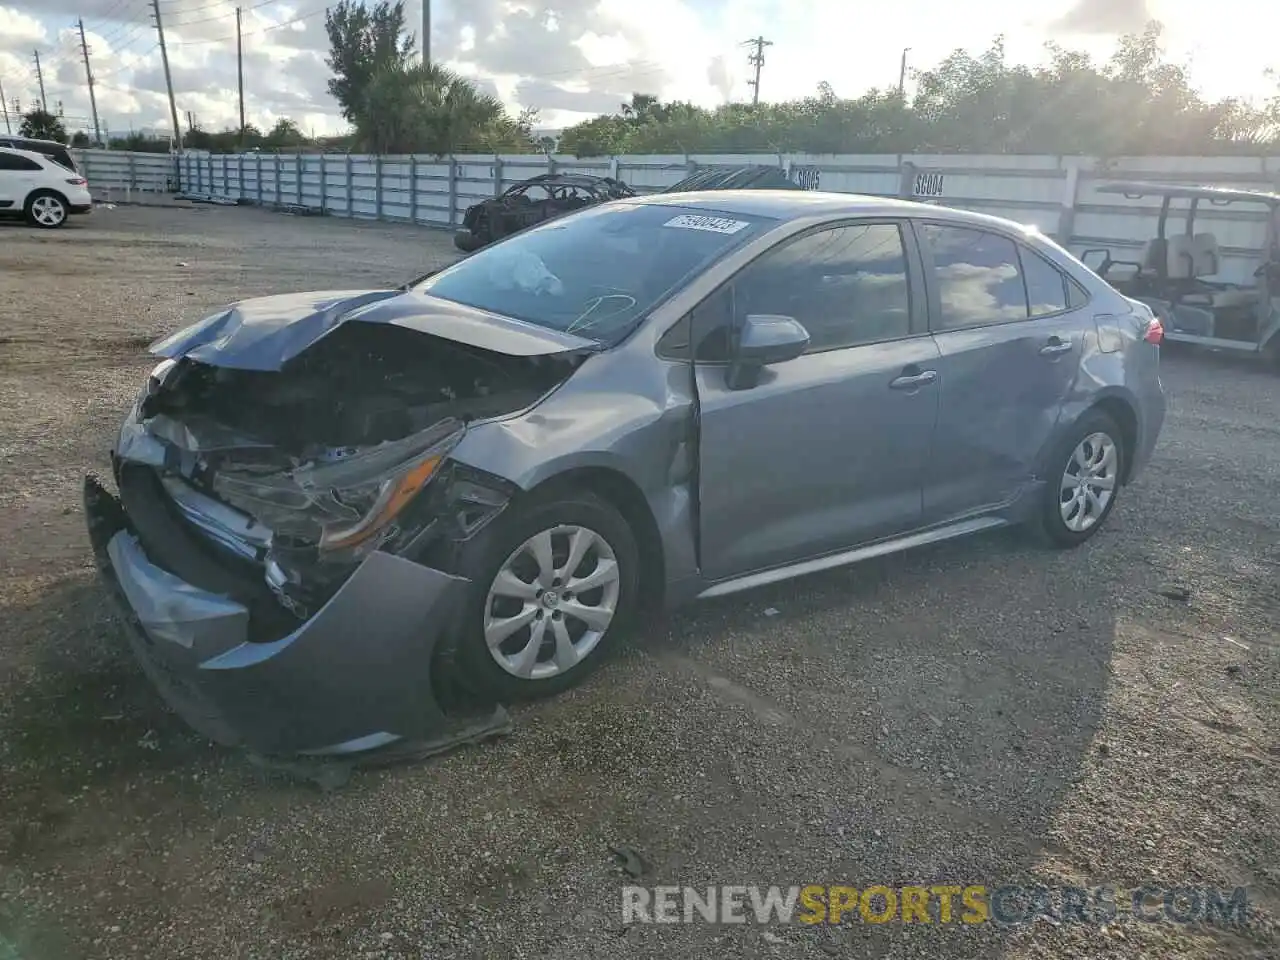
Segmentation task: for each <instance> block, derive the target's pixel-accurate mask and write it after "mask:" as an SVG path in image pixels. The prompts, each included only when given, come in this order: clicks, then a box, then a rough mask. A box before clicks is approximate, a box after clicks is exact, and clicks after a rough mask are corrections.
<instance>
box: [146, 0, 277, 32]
mask: <svg viewBox="0 0 1280 960" xmlns="http://www.w3.org/2000/svg"><path fill="white" fill-rule="evenodd" d="M279 2H280V0H259V2H258V3H255V4H254V5H253V6H251V7H249V8H248V10H246V11H245V12H246V13H248V12H251V11H253V10H257V9H258V8H259V7H265V6H268V5H270V4H272V3H279ZM219 6H220V4H219ZM200 9H204V8H203V7H201V8H200ZM236 9H237V10H239V9H240V8H239V7H237V8H236ZM186 12H187V13H195V12H196V11H195V10H189V11H186ZM225 19H227V15H226V14H225V13H224V14H222V15H221V16H217V17H201V18H200V19H199V20H179V21H177V22H176V23H170V24H169V26H170V28H176V27H194V26H195V25H196V24H199V23H219V22H221V21H223V20H225Z"/></svg>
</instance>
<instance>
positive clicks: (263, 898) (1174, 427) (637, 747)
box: [0, 206, 1280, 960]
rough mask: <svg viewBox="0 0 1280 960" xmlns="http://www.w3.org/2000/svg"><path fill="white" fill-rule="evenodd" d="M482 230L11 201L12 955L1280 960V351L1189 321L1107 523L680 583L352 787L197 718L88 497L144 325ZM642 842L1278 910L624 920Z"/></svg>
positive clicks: (821, 872)
mask: <svg viewBox="0 0 1280 960" xmlns="http://www.w3.org/2000/svg"><path fill="white" fill-rule="evenodd" d="M453 258H454V252H453V250H452V244H451V238H450V237H449V236H447V235H446V234H444V233H441V232H436V231H431V230H427V229H425V228H415V227H412V226H408V225H405V226H394V225H388V224H377V223H355V222H349V221H341V220H334V219H330V218H309V219H305V220H304V219H299V218H293V217H284V216H279V215H275V214H271V213H267V212H264V211H258V210H252V209H243V208H216V207H206V208H192V209H163V210H161V209H145V208H137V207H126V206H121V207H118V208H116V209H114V210H109V211H105V210H99V211H95V213H94V214H93V215H92V216H90V217H88V218H83V219H80V218H77V219H76V220H74V221H73V222H72V223H71V224H70V225H69V226H68V227H67V228H66V229H64V230H61V231H51V232H45V231H34V230H29V229H26V228H24V227H21V226H7V225H5V226H0V418H3V423H2V424H0V477H3V480H4V483H2V484H0V771H3V775H2V776H0V811H3V815H2V816H0V955H4V954H5V951H6V949H8V950H10V952H12V953H14V954H15V955H16V956H19V957H21V958H23V960H78V958H86V960H87V958H99V957H112V958H123V957H129V958H157V960H171V958H174V957H183V958H192V960H201V958H211V960H224V958H228V957H241V958H261V960H302V958H306V960H310V958H321V960H324V958H335V960H339V958H340V960H349V958H354V957H378V958H409V957H413V958H427V957H431V958H435V957H441V958H446V957H447V958H454V957H457V958H473V957H474V958H499V957H501V958H517V957H552V958H565V960H570V958H572V960H577V958H596V957H599V958H609V960H617V958H631V957H637V958H640V957H659V956H660V957H665V958H673V960H682V958H684V960H695V958H696V960H701V958H705V957H711V956H715V957H725V958H729V957H783V956H795V957H821V956H841V957H890V956H892V957H920V958H930V960H932V958H940V957H958V958H975V960H976V958H983V960H987V958H995V957H999V958H1008V960H1024V958H1025V960H1031V958H1089V960H1097V958H1111V957H1114V958H1122V957H1123V958H1128V957H1136V956H1146V957H1153V958H1155V957H1160V958H1165V957H1179V958H1192V960H1198V958H1210V957H1214V958H1217V957H1227V958H1246V957H1249V958H1262V957H1275V956H1280V934H1278V932H1277V918H1280V802H1278V801H1280V796H1278V792H1280V787H1278V785H1280V770H1278V769H1277V768H1278V767H1280V707H1278V704H1280V696H1278V695H1280V512H1278V511H1277V510H1276V502H1277V501H1276V496H1277V492H1278V491H1280V418H1278V417H1277V411H1280V375H1278V374H1277V373H1275V372H1270V371H1266V370H1263V369H1261V368H1259V367H1258V366H1257V365H1255V364H1249V363H1245V362H1241V361H1237V360H1234V359H1230V358H1221V357H1217V356H1213V355H1209V354H1206V353H1203V352H1193V351H1181V350H1175V349H1172V348H1171V349H1168V350H1167V351H1166V357H1165V361H1164V366H1165V370H1164V376H1165V384H1166V389H1167V392H1168V394H1169V401H1170V410H1169V419H1168V422H1167V424H1166V427H1165V431H1164V434H1163V437H1162V439H1161V443H1160V446H1159V448H1158V449H1157V452H1156V456H1155V460H1154V462H1153V463H1152V464H1151V465H1150V467H1149V468H1148V470H1147V472H1146V473H1145V474H1144V476H1143V477H1142V478H1141V480H1140V481H1139V482H1138V483H1136V484H1135V485H1134V486H1133V487H1131V488H1129V489H1127V490H1125V491H1124V492H1123V494H1122V496H1121V500H1120V503H1119V505H1118V507H1117V509H1116V511H1115V513H1114V515H1113V516H1112V518H1111V520H1110V522H1109V524H1108V527H1107V529H1106V530H1104V531H1103V532H1102V533H1101V534H1100V535H1099V536H1098V537H1096V538H1095V539H1094V540H1092V541H1091V542H1090V543H1089V544H1087V545H1085V546H1084V547H1082V548H1080V549H1078V550H1075V551H1069V552H1049V551H1044V550H1042V549H1040V548H1037V547H1035V546H1032V545H1031V544H1029V543H1028V542H1027V540H1026V539H1025V538H1023V537H1021V536H1020V535H1018V534H1017V533H1016V532H998V533H994V534H991V535H987V536H982V537H979V538H973V539H969V540H966V541H953V542H950V543H945V544H940V545H938V546H936V547H932V548H925V549H921V550H917V551H915V552H912V553H908V554H903V555H899V556H894V557H885V558H880V559H877V560H873V561H870V562H867V563H865V564H862V565H860V566H857V567H853V568H848V569H844V570H836V571H832V572H829V573H825V574H822V575H818V576H814V577H810V578H806V579H804V580H800V581H794V582H791V583H787V584H778V585H775V586H772V587H768V588H764V589H761V590H758V591H755V592H754V593H753V594H752V595H751V596H750V598H749V602H744V598H743V597H736V598H729V599H726V600H723V601H711V602H708V603H705V604H702V605H700V606H697V607H694V608H692V609H690V610H687V611H683V612H681V613H679V614H677V615H674V616H672V617H668V618H660V619H659V618H655V619H654V620H653V622H652V623H651V624H649V625H648V626H647V627H646V628H645V629H644V630H642V631H641V632H639V633H638V635H637V636H636V637H635V638H634V639H633V641H632V642H631V643H630V644H629V645H627V646H626V648H625V649H624V650H623V651H621V652H620V654H619V655H618V656H617V658H616V659H615V661H614V662H613V663H611V664H610V665H608V666H607V667H606V668H605V669H604V670H602V671H601V672H600V673H598V674H597V675H596V676H595V677H594V678H593V679H592V680H591V681H589V682H588V683H587V684H586V685H584V686H583V687H580V688H578V689H576V690H574V691H571V692H569V693H567V694H565V695H564V696H561V697H559V698H556V699H554V700H551V701H547V702H544V703H540V704H535V705H526V706H521V707H518V708H516V709H514V710H513V711H512V714H513V718H514V722H515V729H514V732H513V733H512V734H511V735H510V736H508V737H506V738H503V739H501V740H497V741H494V742H491V743H487V744H483V745H477V746H474V747H469V748H466V749H464V750H460V751H458V752H455V753H451V754H448V755H445V756H442V757H439V758H436V759H433V760H431V761H428V762H424V763H419V764H411V765H406V766H400V767H394V768H388V769H378V770H358V771H355V772H354V773H353V774H352V775H351V778H350V780H349V781H347V782H345V783H335V784H332V785H331V788H330V789H328V790H322V789H320V788H319V786H317V785H316V784H314V783H307V782H305V781H300V780H298V779H297V778H289V777H285V776H282V775H281V774H280V773H279V772H278V771H274V770H272V769H270V768H268V767H264V766H263V765H261V764H254V763H253V762H251V760H250V759H249V758H247V757H245V756H242V755H240V754H237V753H234V752H229V751H225V750H222V749H220V748H217V747H214V746H213V745H211V744H208V743H206V742H204V741H203V740H201V739H200V738H199V737H198V736H196V735H195V734H193V733H191V732H190V731H189V730H187V729H186V727H185V726H184V725H183V724H182V723H181V722H180V721H179V720H177V718H176V717H174V716H173V715H171V714H170V713H169V712H168V711H167V710H166V709H165V708H164V707H163V705H162V704H161V702H160V701H159V700H158V698H157V697H156V696H155V695H154V693H153V692H152V691H151V689H150V687H149V685H148V684H147V682H146V680H145V679H144V678H143V676H142V674H141V672H140V671H139V670H138V669H137V668H136V666H135V665H134V664H133V663H132V662H131V661H130V659H129V657H128V656H127V655H126V653H125V652H124V651H123V649H122V648H121V645H120V644H119V642H118V639H117V633H116V625H115V623H114V621H113V620H112V614H111V613H110V611H109V608H108V607H107V605H106V604H105V602H104V599H105V598H104V596H103V594H102V592H101V590H100V589H99V587H98V585H97V583H96V581H95V576H94V571H93V568H92V562H91V559H90V555H89V551H88V545H87V539H86V536H85V533H84V530H83V525H82V518H81V517H80V512H81V510H80V505H79V496H80V481H81V476H82V474H83V471H84V470H85V469H86V468H96V469H98V470H102V469H104V468H105V467H106V453H107V450H108V449H109V447H110V444H111V441H112V439H113V436H114V431H115V429H116V427H117V425H118V422H119V418H120V416H121V415H122V413H123V411H124V409H125V407H126V405H127V404H128V403H129V401H130V400H131V398H132V397H133V396H134V394H135V393H136V391H137V389H138V385H139V383H140V382H141V378H142V376H143V374H144V373H145V371H146V370H147V369H148V368H149V367H150V366H151V365H152V364H151V361H150V360H149V359H148V358H147V356H146V355H145V346H146V344H147V343H148V342H149V341H150V340H151V339H152V338H153V337H155V336H157V335H159V334H162V333H167V332H170V331H172V330H173V329H175V328H176V327H177V326H178V325H179V324H181V323H185V322H188V321H191V320H194V319H197V318H198V317H199V316H200V315H202V313H205V312H207V311H209V310H210V309H212V308H214V307H216V306H218V305H220V304H222V303H225V302H227V301H229V300H233V299H237V298H241V297H248V296H256V295H261V294H267V293H282V292H287V291H294V290H307V289H320V288H332V289H344V288H360V287H369V286H376V285H384V284H385V285H391V284H398V283H400V282H402V281H404V280H405V279H406V278H408V277H411V276H415V275H420V274H421V273H424V272H426V271H427V270H429V269H432V268H434V267H437V266H440V265H442V264H444V263H447V262H449V261H451V260H452V259H453ZM179 265H182V266H179ZM1170 588H1177V595H1176V596H1175V597H1173V598H1172V602H1171V599H1170V597H1169V594H1168V593H1167V592H1166V591H1167V590H1168V589H1170ZM762 610H763V611H764V616H761V611H762ZM777 611H785V616H778V615H776V613H777ZM618 851H627V852H628V853H629V854H630V856H624V855H621V854H619V853H618ZM632 858H634V862H633V861H632ZM628 868H637V869H638V871H639V872H638V873H633V871H632V870H631V869H628ZM629 874H630V875H631V876H640V877H641V879H640V880H639V881H638V882H640V883H643V884H675V885H681V886H693V887H705V886H707V885H709V884H764V885H768V884H784V885H785V884H805V883H849V884H851V885H854V886H859V887H866V886H869V885H872V884H876V883H883V884H887V885H890V886H895V885H902V884H915V883H918V884H923V885H928V884H935V883H955V884H960V885H966V884H985V885H987V886H988V887H998V886H1000V885H1002V884H1015V883H1018V884H1023V885H1032V886H1034V885H1064V884H1069V885H1076V884H1079V885H1090V886H1091V885H1101V884H1113V885H1116V886H1138V885H1141V884H1144V883H1156V884H1163V885H1197V884H1200V885H1214V886H1226V887H1234V886H1237V885H1247V886H1248V889H1249V897H1250V901H1249V903H1250V907H1249V909H1250V913H1249V920H1250V923H1249V924H1248V925H1247V926H1242V927H1235V928H1232V927H1225V926H1222V925H1218V926H1212V925H1198V924H1192V925H1185V926H1183V925H1176V924H1172V923H1149V924H1147V923H1137V922H1132V921H1123V920H1117V921H1116V922H1114V923H1110V924H1107V925H1099V924H1079V923H1072V922H1066V921H1065V920H1063V921H1062V922H1059V923H1050V922H1046V923H1031V924H1026V925H1022V926H1016V927H1009V926H1000V925H997V924H980V925H976V926H968V925H964V924H958V923H952V924H938V923H932V924H885V925H879V926H875V925H869V924H864V923H862V922H861V921H856V922H854V923H853V924H852V925H847V926H844V925H842V926H819V927H817V928H809V927H804V926H802V925H792V926H785V927H784V926H772V927H761V926H760V925H758V924H754V923H749V924H741V925H733V924H729V925H711V924H706V923H694V924H691V925H684V924H642V923H635V924H625V925H624V924H623V922H622V913H621V909H620V894H621V890H622V887H623V885H624V884H627V883H631V882H634V881H633V880H632V879H631V876H629Z"/></svg>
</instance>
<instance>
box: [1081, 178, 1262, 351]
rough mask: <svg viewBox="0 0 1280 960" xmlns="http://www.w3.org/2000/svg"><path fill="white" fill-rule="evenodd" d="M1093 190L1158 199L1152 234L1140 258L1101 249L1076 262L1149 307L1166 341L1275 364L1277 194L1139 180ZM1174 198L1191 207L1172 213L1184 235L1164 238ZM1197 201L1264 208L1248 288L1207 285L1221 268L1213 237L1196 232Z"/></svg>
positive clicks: (1219, 284)
mask: <svg viewBox="0 0 1280 960" xmlns="http://www.w3.org/2000/svg"><path fill="white" fill-rule="evenodd" d="M1098 192H1099V193H1119V194H1123V195H1124V196H1126V197H1129V198H1130V199H1137V198H1139V197H1160V198H1161V203H1160V219H1159V221H1158V222H1157V224H1156V236H1155V238H1154V239H1151V240H1148V241H1147V242H1146V243H1145V244H1144V245H1143V247H1142V254H1141V256H1140V259H1139V260H1137V261H1132V260H1130V261H1126V260H1116V259H1114V258H1113V257H1112V256H1111V252H1110V251H1109V250H1104V249H1093V250H1086V251H1084V253H1083V254H1081V259H1082V260H1083V261H1084V262H1085V263H1086V264H1089V266H1090V267H1091V268H1092V269H1093V270H1094V271H1095V272H1096V273H1097V274H1098V275H1099V276H1100V277H1102V278H1103V279H1104V280H1106V281H1107V282H1108V283H1110V284H1111V285H1112V286H1113V287H1115V288H1116V289H1117V290H1119V291H1120V292H1121V293H1123V294H1124V295H1125V296H1129V297H1133V298H1134V299H1135V300H1141V301H1142V302H1144V303H1146V304H1147V305H1148V306H1149V307H1151V309H1152V310H1154V311H1155V312H1156V315H1157V316H1158V317H1160V318H1161V321H1162V322H1163V323H1164V326H1165V339H1166V340H1171V341H1178V342H1183V343H1194V344H1200V345H1202V346H1208V347H1219V348H1223V349H1228V350H1241V351H1246V352H1249V353H1268V354H1270V355H1272V356H1273V357H1276V359H1277V360H1280V194H1274V193H1261V192H1258V191H1253V190H1234V189H1230V188H1226V187H1197V186H1186V185H1181V184H1167V183H1142V182H1137V181H1123V182H1116V183H1107V184H1104V185H1102V186H1100V187H1098ZM1175 200H1186V201H1189V203H1188V204H1187V206H1186V207H1185V208H1180V209H1178V210H1177V212H1176V214H1175V215H1176V216H1178V217H1183V216H1185V218H1186V223H1185V227H1184V229H1183V230H1182V231H1181V233H1179V234H1176V235H1170V234H1169V233H1168V232H1167V231H1168V225H1169V213H1170V207H1171V206H1172V205H1173V201H1175ZM1202 203H1208V204H1211V205H1212V206H1214V207H1225V206H1228V205H1231V206H1237V208H1238V207H1239V206H1244V205H1246V204H1247V205H1249V207H1250V208H1252V209H1255V210H1256V209H1257V208H1258V207H1259V206H1261V207H1262V208H1264V209H1265V211H1266V214H1267V227H1266V240H1265V241H1264V242H1263V246H1262V249H1261V251H1260V252H1259V256H1258V262H1257V264H1256V269H1254V270H1253V274H1252V282H1248V283H1244V284H1240V283H1223V282H1217V281H1211V280H1209V279H1208V278H1210V277H1216V276H1218V275H1219V273H1220V272H1221V269H1222V267H1221V258H1220V255H1219V250H1218V240H1217V238H1216V237H1215V236H1214V235H1213V234H1211V233H1197V232H1196V229H1195V227H1196V212H1197V210H1198V209H1199V210H1203V207H1202V206H1201V204H1202ZM1099 261H1100V262H1099ZM1094 263H1098V265H1097V266H1094Z"/></svg>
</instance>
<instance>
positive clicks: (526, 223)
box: [453, 173, 636, 253]
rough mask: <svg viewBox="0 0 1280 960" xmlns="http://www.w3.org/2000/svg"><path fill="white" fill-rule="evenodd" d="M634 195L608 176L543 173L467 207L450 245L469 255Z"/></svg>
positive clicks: (624, 185)
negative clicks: (530, 229)
mask: <svg viewBox="0 0 1280 960" xmlns="http://www.w3.org/2000/svg"><path fill="white" fill-rule="evenodd" d="M635 195H636V193H635V191H634V190H632V189H631V188H630V187H629V186H627V185H626V184H625V183H623V182H622V181H621V180H615V179H613V178H612V177H594V176H590V175H588V174H584V173H544V174H541V175H540V176H537V177H531V178H530V179H528V180H525V181H524V182H523V183H517V184H516V185H515V186H514V187H511V188H510V189H508V190H507V191H506V192H505V193H503V194H502V195H501V196H497V197H493V198H491V199H489V200H482V201H481V202H480V203H477V204H473V205H472V206H470V207H468V208H467V212H466V213H465V214H463V217H462V229H461V230H459V231H458V232H457V234H455V235H454V238H453V242H454V245H455V246H456V247H457V248H458V249H459V250H462V251H463V252H465V253H471V252H472V251H473V250H479V249H480V248H481V247H483V246H484V245H485V244H489V243H493V241H495V240H501V239H502V238H503V237H506V236H510V235H511V234H513V233H515V232H517V231H518V230H523V229H524V228H525V227H531V226H533V225H534V224H536V223H542V221H544V220H552V219H554V218H555V217H562V216H564V215H565V214H566V213H572V212H573V211H575V210H581V209H582V208H583V207H590V206H593V205H594V204H597V203H604V202H605V201H606V200H622V199H624V198H626V197H634V196H635Z"/></svg>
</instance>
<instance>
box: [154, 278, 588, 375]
mask: <svg viewBox="0 0 1280 960" xmlns="http://www.w3.org/2000/svg"><path fill="white" fill-rule="evenodd" d="M344 323H387V324H393V325H395V326H399V327H405V328H407V329H410V330H416V331H418V332H420V333H425V334H430V335H432V336H437V337H442V338H444V339H446V340H453V341H455V342H457V343H463V344H466V345H467V346H471V347H479V348H481V349H483V350H491V351H493V352H494V353H501V354H506V355H507V356H513V357H537V356H547V355H550V354H555V353H565V352H568V351H573V350H594V349H598V345H597V344H596V342H595V341H594V340H587V339H585V338H583V337H577V336H574V335H573V334H567V333H560V332H559V331H556V330H549V329H546V328H544V327H539V326H536V325H534V324H531V323H525V322H523V321H521V320H513V319H510V318H508V317H501V316H498V315H497V314H492V313H486V312H485V311H483V310H475V309H473V308H471V307H465V306H463V305H461V304H457V303H451V302H449V301H447V300H440V299H437V298H435V297H431V296H427V295H424V294H418V293H406V292H404V291H401V290H363V291H360V290H329V291H322V292H318V293H293V294H284V295H282V296H274V297H259V298H257V299H254V300H242V301H240V302H239V303H236V304H233V305H231V306H230V307H228V308H227V309H226V310H223V311H221V312H219V313H215V314H213V315H212V316H209V317H206V318H205V319H203V320H201V321H199V322H197V323H194V324H192V325H191V326H189V327H186V328H184V329H182V330H179V331H178V332H177V333H174V334H171V335H170V336H168V337H164V338H163V339H161V340H157V341H156V342H155V343H153V344H152V345H151V347H150V352H151V353H152V354H154V355H156V356H158V357H166V358H168V359H170V360H177V359H180V358H182V357H188V358H190V359H192V360H195V361H198V362H200V363H206V364H209V365H210V366H216V367H228V368H233V369H237V370H279V369H280V368H281V367H282V366H284V364H286V363H287V362H288V361H289V360H291V359H293V358H294V357H296V356H297V355H298V354H300V353H302V352H303V351H304V350H306V349H307V348H308V347H310V346H311V345H312V344H314V343H316V342H317V341H318V340H320V339H321V338H322V337H324V336H326V335H327V334H328V333H330V332H331V331H333V330H335V329H337V328H338V327H339V326H341V325H342V324H344Z"/></svg>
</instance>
